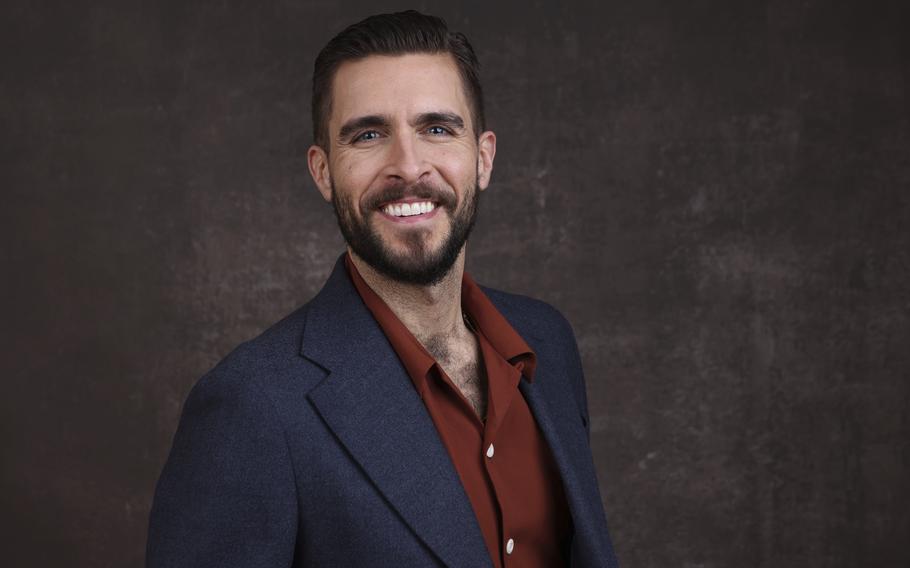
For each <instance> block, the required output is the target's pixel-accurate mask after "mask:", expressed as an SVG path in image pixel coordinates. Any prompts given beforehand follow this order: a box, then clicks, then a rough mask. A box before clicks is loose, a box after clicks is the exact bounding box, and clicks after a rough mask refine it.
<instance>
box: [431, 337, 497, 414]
mask: <svg viewBox="0 0 910 568" xmlns="http://www.w3.org/2000/svg"><path fill="white" fill-rule="evenodd" d="M422 343H423V344H424V347H426V349H427V351H429V352H430V355H432V356H433V358H434V359H436V362H437V363H438V364H439V366H440V367H442V369H443V371H445V373H446V375H448V376H449V378H450V379H451V380H452V382H453V383H454V384H455V386H456V387H458V390H460V391H461V394H462V395H463V396H464V397H465V399H467V401H468V402H469V403H470V404H471V407H472V408H474V412H475V413H477V416H478V417H480V419H481V420H485V419H486V416H487V373H486V368H485V366H484V365H483V361H482V357H483V356H482V355H481V353H480V345H479V344H478V343H477V337H476V336H475V335H474V334H473V333H471V334H469V339H468V340H467V341H457V340H456V339H455V337H454V336H450V335H435V336H431V337H428V338H426V341H422Z"/></svg>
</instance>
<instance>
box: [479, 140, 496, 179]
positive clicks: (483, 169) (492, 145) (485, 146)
mask: <svg viewBox="0 0 910 568" xmlns="http://www.w3.org/2000/svg"><path fill="white" fill-rule="evenodd" d="M495 157H496V134H494V133H493V132H492V131H490V130H487V131H486V132H484V133H483V134H481V135H480V138H478V139H477V186H478V187H479V188H480V190H481V191H483V190H484V189H486V188H487V186H488V185H490V177H491V176H492V175H493V158H495Z"/></svg>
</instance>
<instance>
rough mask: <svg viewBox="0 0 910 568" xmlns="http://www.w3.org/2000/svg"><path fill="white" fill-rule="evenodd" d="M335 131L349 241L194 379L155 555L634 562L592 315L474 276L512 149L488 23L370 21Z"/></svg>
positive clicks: (331, 176)
mask: <svg viewBox="0 0 910 568" xmlns="http://www.w3.org/2000/svg"><path fill="white" fill-rule="evenodd" d="M313 129H314V138H315V144H314V145H313V146H312V147H311V148H310V149H309V152H308V156H307V158H308V163H309V169H310V173H311V175H312V177H313V180H314V181H315V183H316V186H317V187H318V189H319V191H320V193H321V194H322V196H323V197H324V198H325V199H326V201H329V202H331V203H332V206H333V208H334V211H335V215H336V217H337V219H338V225H339V227H340V228H341V232H342V234H343V235H344V238H345V240H346V241H347V244H348V249H347V252H346V253H345V254H344V255H342V256H341V257H340V258H339V260H338V262H337V263H336V265H335V269H334V271H333V272H332V275H331V276H330V277H329V280H328V281H327V282H326V284H325V286H324V288H323V289H322V291H320V293H319V294H318V295H317V296H316V297H315V298H314V299H313V300H311V301H310V302H309V303H308V304H306V305H305V306H303V307H302V308H300V309H299V310H297V311H296V312H294V313H292V314H291V315H290V316H288V317H287V318H285V319H284V320H282V321H281V322H279V323H277V324H276V325H275V326H273V327H272V328H270V329H269V330H268V331H266V332H265V333H263V334H262V335H261V336H259V337H257V338H256V339H253V340H251V341H249V342H247V343H245V344H244V345H242V346H240V347H239V348H238V349H236V350H235V351H234V352H233V353H231V354H230V355H229V356H228V357H227V358H225V360H224V361H222V362H221V363H220V364H219V365H218V366H216V367H215V368H214V369H213V370H212V371H210V372H209V373H208V374H207V375H206V376H205V377H203V378H202V379H201V380H200V381H199V382H198V384H197V385H196V387H195V388H194V389H193V391H192V392H191V394H190V396H189V398H188V400H187V402H186V405H185V407H184V411H183V416H182V418H181V421H180V425H179V428H178V431H177V434H176V436H175V438H174V444H173V448H172V450H171V454H170V457H169V458H168V463H167V465H166V466H165V469H164V472H163V473H162V476H161V479H160V481H159V483H158V487H157V491H156V495H155V502H154V506H153V509H152V514H151V521H150V528H149V542H148V565H149V566H150V567H153V568H154V567H159V566H160V567H164V566H168V567H171V566H262V567H266V566H268V567H275V566H346V567H347V566H357V567H359V566H452V567H455V566H463V567H479V566H496V567H505V566H516V567H519V566H520V567H553V566H607V567H615V566H616V565H617V564H616V559H615V557H614V553H613V549H612V545H611V543H610V538H609V535H608V533H607V525H606V519H605V517H604V513H603V508H602V505H601V497H600V493H599V490H598V487H597V479H596V476H595V472H594V467H593V463H592V459H591V450H590V446H589V431H588V414H587V402H586V396H585V385H584V378H583V376H582V370H581V364H580V360H579V356H578V349H577V347H576V344H575V339H574V337H573V334H572V331H571V328H570V327H569V325H568V323H567V322H566V320H565V319H564V318H563V317H562V316H561V315H560V314H559V313H558V312H557V311H556V310H554V309H553V308H552V307H550V306H548V305H546V304H544V303H542V302H539V301H536V300H532V299H529V298H525V297H521V296H515V295H511V294H507V293H504V292H499V291H495V290H492V289H488V288H482V287H480V286H478V285H477V284H476V283H475V282H474V281H473V279H471V277H470V276H469V275H468V274H466V273H465V272H464V263H465V254H466V242H467V239H468V236H469V234H470V232H471V228H472V227H473V225H474V220H475V217H476V215H477V209H478V205H479V202H480V194H481V192H483V191H484V190H485V189H486V188H487V187H488V186H489V184H490V176H491V173H492V170H493V159H494V157H495V154H496V136H495V135H494V134H493V132H491V131H488V130H486V126H485V121H484V111H483V97H482V92H481V87H480V81H479V78H478V62H477V58H476V56H475V54H474V52H473V50H472V49H471V46H470V45H469V43H468V42H467V39H466V38H465V37H464V36H463V35H461V34H454V33H451V32H449V31H448V29H447V28H446V26H445V24H444V22H442V20H439V19H438V18H434V17H430V16H425V15H422V14H419V13H417V12H413V11H410V12H404V13H399V14H388V15H380V16H374V17H371V18H368V19H366V20H364V21H362V22H359V23H357V24H354V25H353V26H350V27H349V28H347V29H346V30H344V31H343V32H341V33H340V34H339V35H337V36H336V37H335V38H333V39H332V40H331V41H330V42H329V43H328V44H327V45H326V47H325V48H324V49H323V50H322V52H321V53H320V54H319V56H318V57H317V59H316V65H315V71H314V78H313Z"/></svg>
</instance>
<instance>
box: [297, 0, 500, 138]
mask: <svg viewBox="0 0 910 568" xmlns="http://www.w3.org/2000/svg"><path fill="white" fill-rule="evenodd" d="M407 53H448V54H450V55H451V56H452V57H453V58H454V59H455V63H456V65H457V66H458V72H459V74H460V75H461V80H462V83H463V84H464V88H465V93H466V94H467V96H468V100H469V102H470V104H471V107H472V108H471V121H472V123H473V125H474V134H475V135H477V136H479V135H480V133H481V132H483V131H484V130H486V120H485V118H484V114H483V91H482V89H481V87H480V77H479V71H480V62H479V61H478V60H477V56H476V55H475V54H474V49H473V48H471V44H470V43H468V38H466V37H465V36H464V34H462V33H457V32H455V33H453V32H450V31H449V28H448V27H447V26H446V23H445V21H443V20H442V19H441V18H437V17H435V16H427V15H425V14H421V13H420V12H416V11H414V10H408V11H406V12H398V13H395V14H379V15H376V16H370V17H369V18H367V19H365V20H363V21H361V22H357V23H356V24H353V25H351V26H348V27H347V28H346V29H345V30H344V31H342V32H341V33H339V34H338V35H336V36H335V37H333V38H332V39H331V40H330V41H329V43H327V44H326V46H325V47H323V48H322V51H320V52H319V55H318V56H317V57H316V64H315V65H314V69H313V101H312V113H313V139H314V140H315V141H316V144H317V145H319V146H321V147H322V148H323V149H324V150H326V151H328V149H329V145H328V142H329V140H328V135H329V133H328V131H327V130H328V121H329V116H330V115H331V112H332V79H333V78H334V76H335V72H336V71H337V70H338V67H339V66H340V65H341V64H342V63H344V62H345V61H356V60H358V59H363V58H364V57H367V56H370V55H404V54H407Z"/></svg>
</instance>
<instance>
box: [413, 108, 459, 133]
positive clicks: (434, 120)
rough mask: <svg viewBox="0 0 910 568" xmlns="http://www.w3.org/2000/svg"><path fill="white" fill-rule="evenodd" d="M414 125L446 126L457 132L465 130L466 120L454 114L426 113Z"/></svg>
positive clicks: (420, 115)
mask: <svg viewBox="0 0 910 568" xmlns="http://www.w3.org/2000/svg"><path fill="white" fill-rule="evenodd" d="M414 124H415V125H417V124H444V125H446V126H449V127H451V128H454V129H457V130H462V129H464V119H463V118H461V117H460V116H458V115H457V114H455V113H454V112H425V113H422V114H418V115H417V119H416V120H415V121H414Z"/></svg>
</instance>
